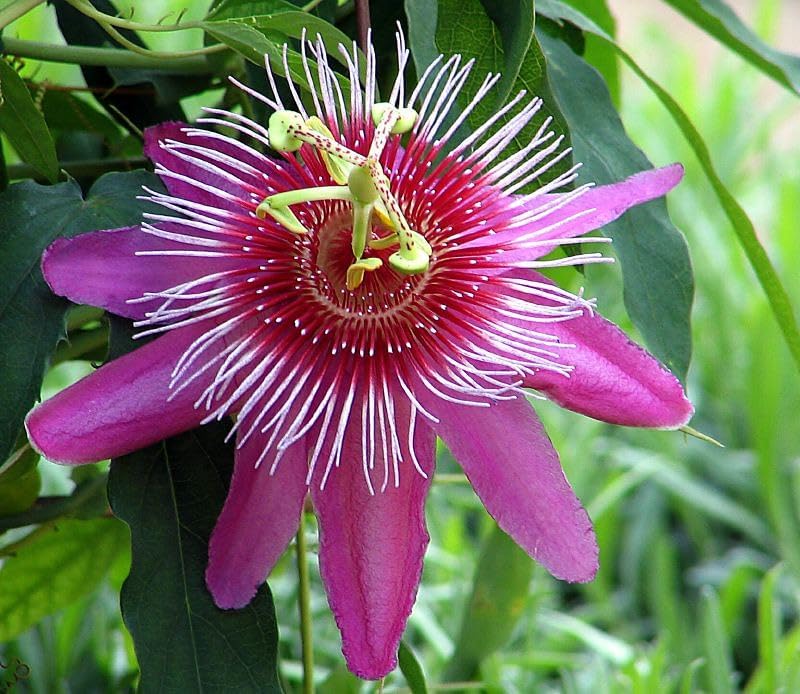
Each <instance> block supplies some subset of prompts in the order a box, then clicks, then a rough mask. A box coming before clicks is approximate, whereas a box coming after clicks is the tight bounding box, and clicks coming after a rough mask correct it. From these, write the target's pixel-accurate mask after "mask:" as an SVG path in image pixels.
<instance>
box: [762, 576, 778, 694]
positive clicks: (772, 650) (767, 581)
mask: <svg viewBox="0 0 800 694" xmlns="http://www.w3.org/2000/svg"><path fill="white" fill-rule="evenodd" d="M782 571H783V566H782V565H781V564H778V565H777V566H775V567H773V568H772V569H770V571H769V572H768V573H767V575H766V576H764V580H763V581H762V583H761V590H760V592H759V595H758V660H759V668H760V670H761V676H762V677H763V678H764V681H763V689H762V691H765V692H776V691H778V690H779V689H780V687H779V686H778V683H779V680H778V671H779V667H780V663H779V658H778V650H779V646H780V640H781V634H780V619H781V609H780V607H781V606H780V602H779V601H778V596H777V595H776V589H777V584H778V579H779V577H780V574H781V572H782Z"/></svg>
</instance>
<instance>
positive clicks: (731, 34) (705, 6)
mask: <svg viewBox="0 0 800 694" xmlns="http://www.w3.org/2000/svg"><path fill="white" fill-rule="evenodd" d="M666 2H667V4H668V5H671V6H672V7H673V8H675V9H676V10H677V11H678V12H680V13H681V14H682V15H684V16H685V17H686V18H687V19H689V20H691V21H692V22H694V23H695V24H697V26H699V27H700V28H701V29H703V30H704V31H706V32H708V33H709V34H711V35H712V36H713V37H714V38H715V39H717V40H718V41H719V42H720V43H722V44H723V45H724V46H727V47H728V48H729V49H730V50H732V51H733V52H734V53H738V54H739V55H740V56H741V57H742V58H744V59H745V60H747V61H748V62H749V63H751V64H752V65H754V66H755V67H757V68H758V69H759V70H761V71H762V72H763V73H764V74H766V75H769V76H770V77H771V78H772V79H774V80H775V81H776V82H778V83H779V84H782V85H783V86H784V87H786V88H787V89H789V90H791V91H793V92H794V93H795V94H799V95H800V56H796V55H791V54H789V53H782V52H781V51H778V50H775V49H774V48H772V47H771V46H768V45H767V44H766V43H764V42H763V41H762V40H761V39H760V38H759V37H758V36H756V34H755V33H753V31H752V30H751V29H750V28H749V27H747V26H746V25H745V24H744V23H743V22H742V20H741V19H739V17H737V16H736V13H735V12H734V11H733V10H732V9H731V8H730V7H729V6H728V4H727V3H724V2H722V0H666Z"/></svg>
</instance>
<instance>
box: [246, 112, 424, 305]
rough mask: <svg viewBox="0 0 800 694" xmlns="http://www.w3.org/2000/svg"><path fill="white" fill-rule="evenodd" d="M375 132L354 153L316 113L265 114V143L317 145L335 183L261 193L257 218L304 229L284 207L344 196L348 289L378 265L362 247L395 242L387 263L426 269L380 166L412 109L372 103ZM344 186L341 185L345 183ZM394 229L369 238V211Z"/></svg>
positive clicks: (409, 123) (409, 271) (404, 269)
mask: <svg viewBox="0 0 800 694" xmlns="http://www.w3.org/2000/svg"><path fill="white" fill-rule="evenodd" d="M372 117H373V119H374V120H375V124H376V127H375V134H374V137H373V141H372V145H371V147H370V150H369V155H368V156H367V157H364V156H363V155H361V154H358V153H357V152H353V151H352V150H350V149H348V148H347V147H345V146H344V145H342V144H341V143H339V142H337V141H336V140H335V139H334V138H333V133H331V131H330V130H329V129H328V127H327V126H326V125H325V124H324V123H323V122H322V121H321V120H320V119H319V118H317V117H316V116H313V117H311V118H309V119H307V120H306V121H305V122H304V121H303V118H302V116H301V115H300V114H299V113H296V112H293V111H277V112H276V113H274V114H273V115H272V116H271V117H270V121H269V139H270V144H271V145H272V146H273V147H274V148H275V149H277V150H279V151H283V152H294V151H297V150H298V149H300V147H302V145H303V143H307V144H310V145H312V146H313V147H316V148H317V150H318V151H319V153H320V156H321V158H322V161H323V163H324V164H325V168H326V169H327V170H328V173H329V174H330V176H331V178H332V179H333V180H334V181H336V182H337V183H339V184H342V185H338V186H321V187H317V188H306V189H303V190H295V191H288V192H285V193H278V194H276V195H272V196H270V197H268V198H265V199H264V201H263V202H261V204H260V205H259V206H258V207H257V208H256V215H257V216H258V217H260V218H261V219H263V218H265V217H266V216H267V215H269V216H271V217H272V218H273V219H275V220H277V221H278V222H279V223H280V224H282V225H283V226H285V227H286V228H287V229H288V230H289V231H292V232H294V233H297V234H302V233H306V232H307V231H308V230H307V229H306V228H305V227H304V226H303V225H302V224H301V223H300V220H299V219H297V217H296V216H295V214H294V213H293V212H292V211H291V210H290V209H289V206H290V205H295V204H298V203H301V202H312V201H322V200H347V201H349V202H350V203H351V204H352V206H353V231H352V234H353V237H352V248H353V256H354V257H355V262H354V263H353V264H352V265H350V267H349V268H348V270H347V288H348V289H350V290H351V291H352V290H353V289H355V288H356V287H358V286H359V285H360V284H361V283H362V282H363V280H364V273H365V272H372V271H374V270H377V269H378V268H379V267H381V265H382V262H381V260H380V259H378V258H363V257H362V256H363V255H364V251H365V250H366V249H367V247H369V248H372V249H385V248H390V247H391V246H393V245H395V244H397V245H399V248H398V250H397V251H396V252H394V253H392V255H390V256H389V265H390V266H391V267H392V268H393V269H394V270H396V271H397V272H400V273H402V274H405V275H416V274H419V273H421V272H424V271H425V270H426V269H427V268H428V263H429V260H430V255H431V253H432V250H431V247H430V244H429V243H428V242H427V241H426V240H425V239H424V237H423V236H422V235H421V234H420V233H419V232H417V231H414V230H412V229H411V227H410V226H409V224H408V222H407V221H406V218H405V217H404V216H403V213H402V210H401V209H400V205H399V203H398V202H397V199H396V198H395V197H394V195H393V194H392V191H391V185H390V181H389V178H388V177H387V176H386V174H385V173H384V172H383V168H382V167H381V165H380V161H379V160H380V156H381V154H382V153H383V149H384V147H385V146H386V143H387V142H388V139H389V136H390V134H400V133H406V132H408V131H409V130H411V128H413V127H414V123H415V122H416V119H417V114H416V112H415V111H413V110H412V109H398V108H395V107H393V106H391V105H390V104H375V106H374V107H373V109H372ZM345 182H346V183H347V185H343V184H344V183H345ZM373 212H376V213H377V215H378V217H379V218H380V219H381V221H383V222H384V223H386V224H387V226H389V227H390V228H391V229H392V230H393V231H394V232H395V233H392V234H390V235H389V236H386V237H384V238H382V239H376V240H372V241H370V239H369V237H370V233H371V229H372V213H373Z"/></svg>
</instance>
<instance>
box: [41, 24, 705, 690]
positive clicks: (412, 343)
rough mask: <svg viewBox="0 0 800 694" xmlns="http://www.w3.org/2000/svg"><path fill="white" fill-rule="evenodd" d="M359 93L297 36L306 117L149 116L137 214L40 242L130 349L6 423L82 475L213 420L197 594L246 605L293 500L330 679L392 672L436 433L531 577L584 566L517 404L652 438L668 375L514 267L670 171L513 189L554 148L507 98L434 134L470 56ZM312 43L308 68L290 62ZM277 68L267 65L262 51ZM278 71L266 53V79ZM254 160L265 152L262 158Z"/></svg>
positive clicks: (584, 576) (292, 523) (593, 316)
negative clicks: (227, 426) (219, 481)
mask: <svg viewBox="0 0 800 694" xmlns="http://www.w3.org/2000/svg"><path fill="white" fill-rule="evenodd" d="M398 51H399V64H400V68H401V69H400V76H399V77H398V78H397V81H396V82H395V84H394V88H393V90H392V92H391V95H390V96H389V98H388V101H385V102H377V97H376V86H375V73H376V65H375V56H374V52H373V51H372V50H371V49H370V50H369V51H368V55H367V62H366V78H365V80H363V81H362V79H361V78H360V76H359V70H358V68H357V54H356V51H355V48H353V50H352V52H348V51H347V50H346V49H344V48H341V52H342V55H343V61H344V62H345V63H346V64H347V65H349V73H350V74H349V95H346V93H345V90H344V89H343V88H342V85H341V84H340V82H339V77H338V76H337V74H336V73H335V72H334V71H333V70H332V69H331V68H330V66H329V65H328V63H327V59H326V54H325V51H324V48H323V47H322V45H321V43H317V44H307V45H306V47H305V48H304V57H303V68H304V71H305V75H306V77H307V81H308V82H309V83H310V84H312V85H313V89H312V91H311V97H312V101H313V104H314V109H313V112H309V111H307V110H306V108H305V106H304V103H303V102H302V101H301V99H300V96H299V94H298V92H297V89H296V87H295V85H294V84H292V82H291V81H289V82H288V88H289V90H290V92H291V94H293V95H294V98H293V100H292V102H291V103H284V101H282V99H281V97H280V96H279V90H278V88H277V86H276V80H275V78H274V77H273V74H272V72H271V71H269V66H267V70H268V76H269V79H270V83H271V85H272V88H273V89H272V91H273V93H272V94H271V95H270V96H264V95H261V94H258V93H256V92H254V91H253V90H251V89H250V88H249V87H246V86H244V85H239V86H240V87H241V88H242V89H244V90H245V91H247V92H248V93H250V94H251V95H252V96H254V97H256V98H258V99H261V100H262V101H263V102H265V103H266V105H267V106H268V107H269V108H270V109H272V111H273V112H274V115H273V116H272V118H271V119H270V122H269V124H266V123H260V122H256V121H254V120H251V119H249V118H247V117H245V116H243V115H241V114H238V113H233V112H227V111H221V110H218V109H207V111H208V113H207V117H205V118H203V119H201V122H202V123H203V124H205V125H206V126H218V128H220V129H221V131H220V130H212V129H202V128H200V127H195V126H190V125H185V124H180V123H166V124H164V125H161V126H158V127H154V128H151V129H149V130H148V131H147V133H146V136H145V152H146V153H147V155H148V156H149V157H150V158H151V159H152V160H153V162H154V163H155V166H156V173H157V174H158V175H159V176H160V177H161V179H162V180H163V182H164V185H165V186H166V192H159V191H154V190H148V191H147V192H146V198H147V199H148V200H150V201H152V202H154V203H156V204H158V205H160V206H161V207H162V208H163V210H162V211H161V212H160V213H157V214H153V213H149V214H146V215H145V219H144V221H143V222H142V223H141V225H139V226H136V227H128V228H124V229H115V230H110V231H101V232H94V233H89V234H85V235H82V236H78V237H75V238H72V239H60V240H58V241H56V242H55V243H54V244H53V245H52V246H50V248H49V249H48V250H47V251H46V253H45V255H44V258H43V262H42V267H43V271H44V275H45V277H46V279H47V281H48V283H49V284H50V286H51V287H52V289H53V291H55V292H56V293H57V294H60V295H62V296H66V297H68V298H70V299H71V300H73V301H76V302H79V303H88V304H93V305H96V306H101V307H104V308H106V309H107V310H109V311H111V312H113V313H117V314H119V315H122V316H127V317H130V318H133V319H134V320H135V321H136V325H137V326H139V328H140V329H141V335H152V334H161V335H160V336H159V337H158V338H157V339H156V340H154V341H152V342H150V343H148V344H146V345H144V346H142V347H141V348H139V349H138V350H136V351H134V352H132V353H131V354H128V355H126V356H124V357H122V358H120V359H117V360H115V361H112V362H110V363H108V364H106V365H105V366H103V367H101V368H100V369H98V370H97V371H96V372H94V373H93V374H92V375H90V376H88V377H87V378H84V379H83V380H81V381H79V382H78V383H76V384H75V385H73V386H72V387H70V388H68V389H66V390H64V391H62V392H61V393H59V394H58V395H56V396H55V397H53V398H51V399H50V400H48V401H47V402H45V403H43V404H42V405H40V406H39V407H37V408H36V409H35V410H34V411H33V412H31V414H30V415H29V417H28V420H27V427H28V433H29V436H30V440H31V442H32V444H33V445H34V446H35V447H36V448H37V449H38V450H39V451H40V452H42V453H43V454H44V455H45V456H47V457H48V458H50V459H51V460H54V461H57V462H62V463H66V464H80V463H87V462H93V461H96V460H101V459H105V458H110V457H114V456H119V455H122V454H124V453H128V452H130V451H133V450H135V449H138V448H140V447H143V446H145V445H148V444H150V443H152V442H155V441H158V440H160V439H162V438H165V437H167V436H171V435H173V434H176V433H178V432H180V431H184V430H186V429H189V428H192V427H195V426H197V425H199V424H201V423H203V422H205V421H209V420H211V419H215V418H216V419H219V418H223V417H227V416H229V415H235V423H234V424H233V425H232V428H231V434H232V435H233V436H235V438H236V463H235V471H234V475H233V480H232V482H231V488H230V492H229V495H228V498H227V501H226V503H225V507H224V509H223V511H222V513H221V515H220V518H219V520H218V522H217V525H216V529H215V530H214V533H213V536H212V538H211V542H210V549H209V564H208V570H207V574H206V581H207V584H208V587H209V589H210V591H211V593H212V594H213V597H214V600H215V601H216V603H217V605H219V606H220V607H223V608H237V607H242V606H243V605H245V604H247V602H248V601H249V600H250V599H251V598H252V597H253V595H254V594H255V591H256V589H257V587H258V585H259V584H260V583H261V582H263V581H264V579H265V577H266V576H267V574H268V573H269V571H270V570H271V568H272V566H273V565H274V564H275V562H276V561H277V559H278V557H279V556H280V555H281V553H282V552H283V551H284V549H285V548H286V546H287V544H288V543H289V542H290V539H291V538H292V536H293V535H294V534H295V533H296V531H297V529H298V522H299V519H300V515H301V511H302V507H303V503H304V499H305V498H306V496H307V495H308V494H310V496H311V500H312V502H313V506H314V510H315V512H316V514H317V517H318V519H319V527H320V569H321V573H322V578H323V581H324V583H325V586H326V589H327V593H328V597H329V601H330V604H331V607H332V609H333V612H334V615H335V617H336V621H337V623H338V625H339V628H340V630H341V633H342V641H343V650H344V654H345V657H346V659H347V662H348V665H349V667H350V668H351V670H352V671H353V672H355V673H356V674H358V675H360V676H362V677H366V678H378V677H381V676H383V675H385V674H386V673H387V672H388V671H390V670H391V669H392V668H393V667H394V666H395V663H396V651H397V645H398V641H399V639H400V636H401V634H402V631H403V629H404V627H405V623H406V620H407V618H408V614H409V612H410V610H411V607H412V604H413V602H414V597H415V594H416V590H417V586H418V583H419V579H420V574H421V570H422V558H423V554H424V552H425V548H426V545H427V542H428V535H427V533H426V530H425V522H424V514H423V504H424V500H425V496H426V493H427V490H428V487H429V485H430V481H431V477H432V475H433V471H434V459H435V441H436V436H440V437H441V438H442V439H443V441H444V442H445V443H446V444H447V446H448V447H449V448H450V450H451V451H452V453H453V455H454V456H455V458H456V459H457V460H458V461H459V463H460V464H461V466H462V467H463V469H464V471H465V473H466V475H467V477H468V478H469V480H470V482H471V483H472V485H473V487H474V489H475V491H476V493H477V494H478V496H479V497H480V498H481V500H482V501H483V503H484V505H485V506H486V508H487V510H488V511H489V513H490V514H491V515H492V516H493V517H494V518H495V519H496V520H497V522H498V524H499V525H500V527H501V528H503V529H504V530H505V531H506V532H508V533H509V534H510V535H511V536H512V537H513V538H514V539H515V540H516V542H518V543H519V545H520V546H521V547H523V548H524V549H525V550H526V551H527V552H528V553H529V554H530V555H531V556H532V557H533V558H534V559H536V560H537V561H538V562H540V563H542V564H543V565H544V566H545V567H547V569H548V570H549V571H550V572H551V573H552V574H553V575H555V576H556V577H558V578H562V579H565V580H568V581H588V580H590V579H591V578H592V577H593V576H594V574H595V572H596V569H597V545H596V541H595V537H594V533H593V531H592V526H591V523H590V520H589V518H588V516H587V514H586V512H585V511H584V510H583V508H582V507H581V505H580V502H579V501H578V499H577V498H576V496H575V495H574V493H573V492H572V490H571V488H570V486H569V484H568V482H567V481H566V479H565V477H564V474H563V473H562V471H561V467H560V465H559V461H558V456H557V454H556V452H555V450H554V449H553V447H552V445H551V444H550V441H549V439H548V437H547V435H546V433H545V432H544V430H543V428H542V426H541V424H540V423H539V420H538V419H537V417H536V414H535V413H534V410H533V408H532V406H531V404H530V403H529V402H528V400H527V398H526V390H525V389H530V391H532V392H533V393H536V394H539V395H542V396H545V397H548V398H550V399H552V400H554V401H556V402H557V403H559V404H560V405H562V406H564V407H567V408H569V409H572V410H576V411H578V412H582V413H584V414H586V415H588V416H591V417H596V418H598V419H602V420H605V421H608V422H613V423H617V424H625V425H631V426H646V427H664V428H675V427H679V426H681V425H683V424H685V422H686V421H687V420H688V418H689V417H690V415H691V412H692V408H691V405H690V404H689V402H688V401H687V400H686V398H685V396H684V393H683V390H682V388H681V385H680V384H679V382H678V381H677V380H676V379H675V377H674V376H673V375H672V374H670V373H669V372H668V371H666V370H665V369H664V368H663V367H662V366H661V365H660V364H659V363H658V362H657V361H656V360H655V359H654V358H653V357H651V356H650V355H649V354H647V353H646V352H645V351H644V350H642V349H641V348H640V347H638V346H636V345H635V344H633V343H632V342H631V341H630V340H629V339H628V338H627V337H626V336H625V335H624V334H623V333H622V332H621V331H620V330H619V329H618V328H616V327H615V326H614V325H612V324H611V323H609V322H607V321H606V320H604V319H603V318H601V317H600V316H599V315H598V314H597V313H596V312H595V309H594V305H593V303H592V302H590V301H587V300H585V299H584V298H583V297H582V296H579V295H574V294H571V293H569V292H567V291H565V290H563V289H560V288H559V287H557V286H556V285H555V284H553V283H552V282H551V281H550V280H548V279H546V278H545V277H544V276H543V275H541V274H539V273H538V272H537V270H538V269H540V268H544V267H548V266H553V265H567V264H575V263H588V262H598V261H602V260H604V259H605V258H603V257H602V256H601V255H600V254H598V253H584V254H581V255H576V256H569V257H557V258H555V259H549V260H548V259H543V257H544V256H545V255H546V254H548V253H550V252H551V251H552V250H554V249H555V248H556V247H557V246H559V245H562V244H566V243H576V242H578V241H581V240H582V241H584V242H586V241H589V240H590V241H602V240H604V239H599V238H591V239H581V238H580V237H581V236H582V235H583V234H585V233H586V232H588V231H591V230H593V229H597V228H598V227H600V226H602V225H603V224H606V223H607V222H610V221H611V220H613V219H615V218H616V217H617V216H619V215H620V214H622V213H623V212H624V211H625V210H626V209H628V208H629V207H631V206H633V205H636V204H639V203H641V202H645V201H647V200H651V199H653V198H656V197H659V196H661V195H664V194H665V193H666V192H667V191H669V190H670V189H671V188H672V187H673V186H675V185H676V184H677V182H678V181H679V180H680V178H681V176H682V169H681V167H680V166H679V165H674V166H670V167H666V168H663V169H658V170H653V171H646V172H643V173H640V174H638V175H636V176H633V177H632V178H629V179H628V180H626V181H623V182H620V183H617V184H615V185H610V186H602V187H591V186H590V185H583V186H580V187H577V188H575V189H573V190H565V187H566V186H567V185H568V184H571V183H572V182H573V181H574V180H575V178H576V176H577V173H576V169H575V168H573V169H570V170H569V171H567V172H566V173H563V174H562V175H559V176H556V177H551V178H552V180H551V181H550V182H549V183H547V184H546V185H543V186H541V187H540V188H538V189H537V190H535V191H534V192H532V193H526V194H521V193H520V192H519V191H521V190H522V189H524V188H526V187H527V186H528V185H529V184H530V183H531V182H533V181H535V180H540V179H541V177H542V176H543V175H545V174H546V173H547V172H549V171H550V170H551V167H552V166H553V165H554V164H555V163H556V162H558V161H561V160H562V159H563V157H564V156H566V154H567V150H565V149H564V148H563V147H562V143H561V139H560V138H557V137H555V136H554V135H553V134H552V133H551V132H550V131H549V130H548V121H545V122H544V124H543V125H542V126H541V127H540V128H539V130H538V132H537V133H536V134H535V136H534V137H533V139H532V140H531V141H530V142H529V143H527V144H526V145H525V146H524V147H523V148H522V149H519V150H518V151H516V152H515V153H513V154H510V155H508V156H505V157H504V156H503V153H504V151H505V150H506V148H507V147H508V146H509V145H510V143H511V142H512V141H513V140H515V138H517V137H518V136H519V135H520V133H521V132H522V130H523V128H524V127H525V126H526V124H528V123H529V122H530V121H531V119H532V118H533V117H534V116H535V114H536V113H537V111H538V109H539V108H540V106H541V101H540V100H538V99H535V98H533V99H528V98H526V97H525V96H524V95H523V94H520V95H518V96H517V97H516V98H514V99H512V101H511V102H510V103H509V104H508V105H507V106H506V107H504V108H502V109H501V110H500V111H498V112H497V113H496V114H495V115H494V116H493V117H491V118H490V119H489V120H487V121H486V122H485V123H484V124H483V125H481V127H479V128H478V129H476V130H475V131H474V132H473V133H472V134H471V135H469V136H468V137H467V138H466V139H464V140H462V141H461V142H456V141H454V138H455V137H456V133H458V132H460V127H461V125H462V124H463V123H464V122H465V119H466V118H467V116H468V115H469V114H470V113H471V112H472V111H473V109H474V108H475V106H476V105H477V104H478V103H479V102H480V101H481V99H482V98H484V96H485V95H486V94H487V93H488V92H489V90H490V89H491V87H492V85H493V84H494V83H495V81H496V80H497V76H489V77H487V78H486V81H485V82H484V84H483V86H482V87H481V89H480V90H479V91H478V93H477V94H476V96H475V98H474V99H472V101H471V102H470V103H469V105H467V107H466V108H464V109H463V110H461V111H458V109H457V108H456V106H455V105H456V104H457V103H459V102H458V97H459V94H460V92H461V90H462V88H463V86H464V83H465V81H466V79H467V75H468V74H469V71H470V69H471V66H472V65H471V62H468V63H466V64H463V65H462V62H461V60H460V58H459V57H458V56H455V57H452V58H450V59H449V60H446V61H445V60H444V59H442V58H440V59H439V60H437V61H435V62H434V63H433V64H432V65H431V67H430V68H428V70H426V71H425V72H424V74H422V76H421V77H420V80H419V83H418V84H417V85H416V87H414V88H413V90H411V91H408V90H407V89H406V88H405V84H404V78H403V68H404V66H405V64H406V62H407V60H408V51H407V50H406V48H405V46H404V44H403V39H402V37H399V39H398ZM309 53H310V54H311V56H310V57H309V55H308V54H309ZM284 63H286V58H284ZM284 67H285V72H286V74H289V73H290V71H289V66H288V64H285V66H284ZM265 152H268V153H267V154H265Z"/></svg>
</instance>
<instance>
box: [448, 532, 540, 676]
mask: <svg viewBox="0 0 800 694" xmlns="http://www.w3.org/2000/svg"><path fill="white" fill-rule="evenodd" d="M532 575H533V561H532V560H531V558H530V557H529V556H528V555H527V554H525V552H523V551H522V550H521V549H520V548H519V547H518V546H517V544H516V543H515V542H514V541H513V540H512V539H511V538H510V537H509V536H508V535H506V534H505V533H504V532H503V531H502V530H500V528H498V527H497V526H494V527H493V528H492V531H491V532H490V533H489V535H488V536H487V537H486V539H485V540H484V543H483V547H482V548H481V555H480V558H479V559H478V566H477V568H476V569H475V579H474V581H473V584H472V596H471V597H470V599H469V602H468V603H467V604H466V607H465V609H464V616H463V618H462V620H461V631H460V632H459V635H458V641H457V642H456V648H455V651H454V652H453V657H452V659H451V661H450V663H449V664H448V666H447V670H446V673H445V679H446V680H448V681H463V680H469V679H471V678H472V677H473V676H474V675H475V673H476V671H477V670H478V667H479V666H480V664H481V662H482V661H483V660H484V659H485V658H486V657H487V656H489V655H491V654H492V653H494V652H495V651H496V650H497V649H498V648H501V647H502V646H503V645H505V643H506V641H508V639H509V638H510V637H511V633H512V631H513V630H514V627H515V626H516V624H517V620H518V619H519V618H520V616H521V614H522V612H523V610H524V609H525V602H526V597H527V595H528V588H529V586H530V582H531V576H532Z"/></svg>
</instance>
